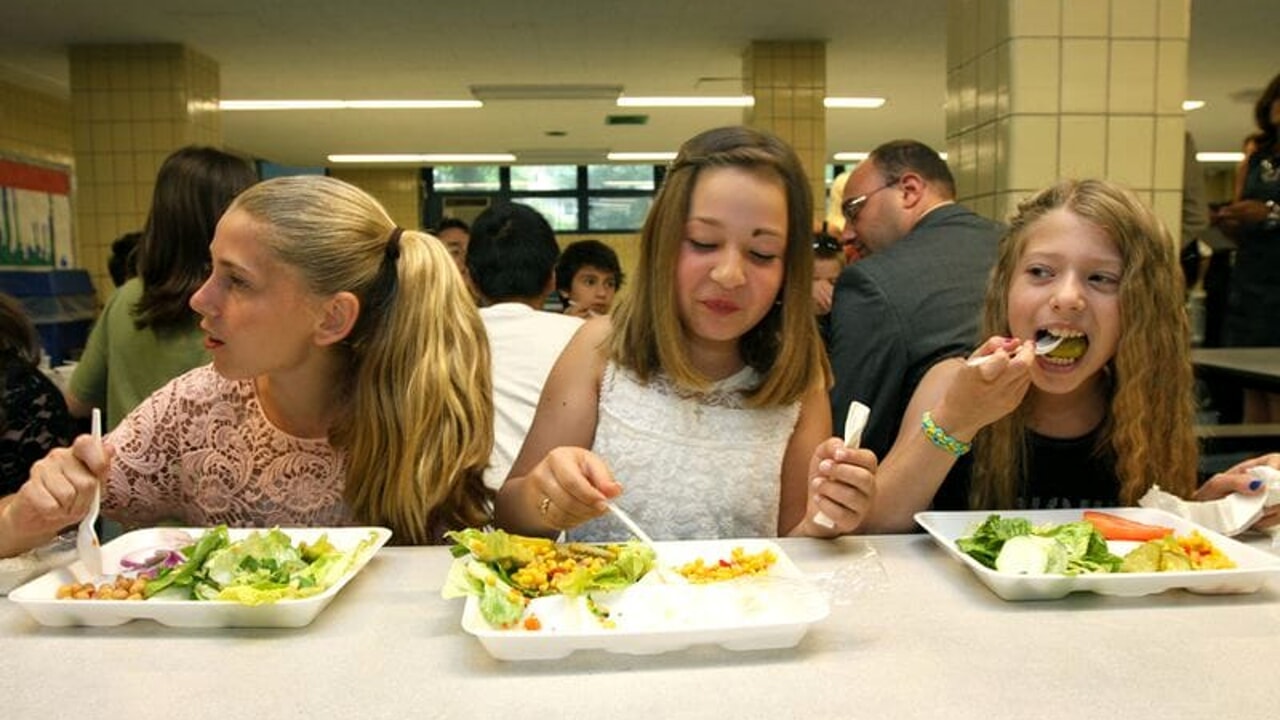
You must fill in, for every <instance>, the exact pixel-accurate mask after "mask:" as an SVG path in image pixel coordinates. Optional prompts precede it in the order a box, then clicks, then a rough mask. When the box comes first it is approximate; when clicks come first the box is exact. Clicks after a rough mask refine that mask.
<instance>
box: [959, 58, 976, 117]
mask: <svg viewBox="0 0 1280 720" xmlns="http://www.w3.org/2000/svg"><path fill="white" fill-rule="evenodd" d="M957 119H958V120H959V123H960V124H959V129H960V130H962V131H963V130H965V129H968V128H972V127H975V126H976V125H977V124H978V64H977V63H976V62H971V63H969V64H967V65H964V66H963V67H961V68H960V112H959V114H958V115H957Z"/></svg>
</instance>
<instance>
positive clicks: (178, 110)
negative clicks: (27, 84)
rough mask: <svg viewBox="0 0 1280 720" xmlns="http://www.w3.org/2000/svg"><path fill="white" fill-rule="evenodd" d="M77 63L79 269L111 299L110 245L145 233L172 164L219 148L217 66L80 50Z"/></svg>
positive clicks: (162, 54)
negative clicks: (159, 177)
mask: <svg viewBox="0 0 1280 720" xmlns="http://www.w3.org/2000/svg"><path fill="white" fill-rule="evenodd" d="M70 59H71V98H72V100H71V122H72V132H73V136H74V140H75V156H76V171H77V172H76V180H77V184H78V196H77V198H76V203H75V205H76V207H75V211H76V225H77V235H76V254H77V263H78V264H79V265H80V266H81V267H83V268H85V269H87V270H88V271H89V272H90V274H91V275H92V276H93V280H94V285H95V286H96V287H97V288H98V293H99V295H100V296H103V297H105V296H106V295H107V294H109V293H110V291H111V289H112V284H111V278H110V276H109V275H108V274H107V258H108V257H109V256H110V253H111V243H112V241H114V240H115V239H116V238H117V237H119V236H120V235H122V234H124V233H126V232H131V231H134V230H140V229H142V227H143V225H144V224H145V222H146V217H147V211H148V209H149V208H150V205H151V193H152V190H153V188H154V186H155V177H156V172H157V171H158V170H159V169H160V164H161V163H162V162H163V161H164V159H165V157H167V156H168V155H169V154H170V153H171V152H173V151H174V150H176V149H178V148H180V147H182V146H184V145H189V144H199V145H211V146H214V147H220V146H221V144H222V125H221V121H220V119H219V115H218V109H217V104H218V98H219V94H220V93H219V76H218V66H217V63H215V62H213V61H212V60H210V59H209V58H207V57H205V56H203V55H201V54H199V53H197V52H195V51H194V50H192V49H190V48H187V47H184V46H182V45H173V44H160V45H87V46H73V47H72V48H71V49H70Z"/></svg>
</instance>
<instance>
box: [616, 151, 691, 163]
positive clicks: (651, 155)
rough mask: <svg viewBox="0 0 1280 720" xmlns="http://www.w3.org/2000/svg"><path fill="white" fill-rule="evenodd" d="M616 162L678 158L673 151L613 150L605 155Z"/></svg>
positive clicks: (668, 160) (666, 160)
mask: <svg viewBox="0 0 1280 720" xmlns="http://www.w3.org/2000/svg"><path fill="white" fill-rule="evenodd" d="M605 157H606V158H608V159H609V160H612V161H614V162H671V161H672V160H675V159H676V154H675V153H673V152H611V153H609V154H608V155H605Z"/></svg>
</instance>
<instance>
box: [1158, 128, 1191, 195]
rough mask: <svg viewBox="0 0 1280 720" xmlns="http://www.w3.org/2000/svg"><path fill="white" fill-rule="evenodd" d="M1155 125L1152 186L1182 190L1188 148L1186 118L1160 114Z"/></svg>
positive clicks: (1160, 188) (1159, 188)
mask: <svg viewBox="0 0 1280 720" xmlns="http://www.w3.org/2000/svg"><path fill="white" fill-rule="evenodd" d="M1155 125H1156V127H1155V150H1154V152H1155V169H1154V170H1153V173H1154V174H1153V176H1152V185H1151V187H1153V188H1155V189H1156V190H1177V191H1179V192H1180V191H1181V190H1182V175H1183V173H1182V171H1183V154H1184V151H1185V149H1186V142H1185V134H1186V133H1185V131H1186V125H1187V121H1186V118H1185V117H1184V116H1182V115H1181V114H1178V115H1169V116H1159V117H1157V118H1156V122H1155Z"/></svg>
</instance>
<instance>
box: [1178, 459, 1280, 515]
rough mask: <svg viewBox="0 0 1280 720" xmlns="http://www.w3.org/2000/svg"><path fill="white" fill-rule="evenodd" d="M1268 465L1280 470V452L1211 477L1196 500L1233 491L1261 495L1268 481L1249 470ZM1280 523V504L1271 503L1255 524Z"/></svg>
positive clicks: (1200, 490) (1196, 495)
mask: <svg viewBox="0 0 1280 720" xmlns="http://www.w3.org/2000/svg"><path fill="white" fill-rule="evenodd" d="M1258 466H1266V467H1270V468H1273V469H1275V470H1280V453H1270V454H1268V455H1262V456H1260V457H1256V458H1250V459H1248V460H1245V461H1243V462H1241V463H1238V464H1236V465H1234V466H1232V467H1231V468H1229V469H1228V470H1226V471H1225V472H1220V473H1218V474H1217V475H1214V476H1213V477H1211V478H1209V479H1208V480H1206V481H1205V483H1204V484H1203V485H1201V486H1200V487H1199V488H1198V489H1197V490H1196V492H1195V494H1194V495H1193V496H1192V497H1193V498H1194V499H1196V500H1217V499H1218V498H1223V497H1226V496H1227V495H1230V494H1231V493H1233V492H1238V493H1241V494H1244V495H1260V494H1262V493H1265V492H1267V483H1266V482H1263V481H1262V480H1259V479H1258V477H1257V476H1255V475H1253V474H1252V473H1250V472H1249V469H1250V468H1254V467H1258ZM1274 525H1280V504H1276V505H1270V506H1268V507H1267V508H1266V509H1265V510H1263V511H1262V517H1260V518H1258V521H1257V522H1255V523H1254V524H1253V527H1254V528H1257V529H1259V530H1261V529H1263V528H1268V527H1272V526H1274Z"/></svg>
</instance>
